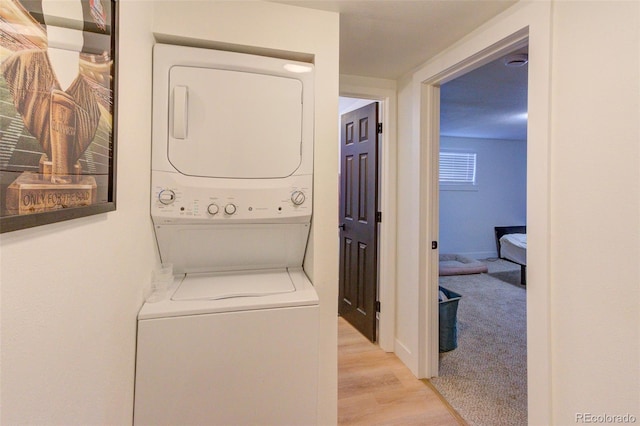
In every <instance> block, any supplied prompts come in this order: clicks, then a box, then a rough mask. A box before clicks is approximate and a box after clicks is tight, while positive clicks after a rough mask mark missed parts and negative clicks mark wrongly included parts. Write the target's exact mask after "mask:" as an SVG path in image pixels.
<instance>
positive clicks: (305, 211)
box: [134, 44, 319, 425]
mask: <svg viewBox="0 0 640 426" xmlns="http://www.w3.org/2000/svg"><path fill="white" fill-rule="evenodd" d="M313 71H314V68H313V65H312V64H310V63H303V62H295V61H289V60H284V59H276V58H272V57H265V56H258V55H250V54H243V53H237V52H226V51H219V50H213V49H200V48H193V47H183V46H172V45H164V44H156V45H155V47H154V62H153V93H154V105H153V139H152V140H153V144H152V170H151V200H150V209H151V217H152V220H153V226H154V230H155V236H156V239H157V244H158V248H159V252H160V257H161V260H162V262H163V263H164V264H171V265H172V268H173V279H172V280H171V283H170V285H169V288H168V289H166V290H165V291H164V292H163V294H161V295H159V297H157V298H156V299H154V300H153V301H151V300H148V301H147V303H145V304H144V305H143V306H142V309H141V310H140V313H139V315H138V343H137V358H136V380H135V403H134V408H135V410H134V424H136V425H163V424H165V425H176V424H218V425H222V424H234V425H254V424H281V425H284V424H311V423H314V422H315V418H316V416H317V387H318V386H317V381H318V304H319V302H318V295H317V293H316V291H315V289H314V287H313V284H312V283H311V281H310V280H309V278H308V277H307V275H306V274H305V272H304V270H303V260H304V256H305V252H306V249H307V241H308V237H309V227H310V223H311V217H312V205H313V187H312V184H313V123H314V112H313V111H314V110H313V96H314V95H313V81H314V79H313V78H314V72H313Z"/></svg>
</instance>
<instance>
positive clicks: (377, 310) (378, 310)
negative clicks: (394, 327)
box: [376, 300, 380, 312]
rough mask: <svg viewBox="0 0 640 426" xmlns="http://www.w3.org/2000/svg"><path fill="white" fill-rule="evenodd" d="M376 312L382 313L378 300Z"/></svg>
mask: <svg viewBox="0 0 640 426" xmlns="http://www.w3.org/2000/svg"><path fill="white" fill-rule="evenodd" d="M376 312H380V302H378V301H377V300H376Z"/></svg>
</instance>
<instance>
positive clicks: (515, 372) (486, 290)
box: [431, 260, 527, 426]
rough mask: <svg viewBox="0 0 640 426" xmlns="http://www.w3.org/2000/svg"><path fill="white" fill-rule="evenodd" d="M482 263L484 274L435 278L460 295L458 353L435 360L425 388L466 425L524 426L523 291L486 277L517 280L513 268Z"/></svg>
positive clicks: (525, 375)
mask: <svg viewBox="0 0 640 426" xmlns="http://www.w3.org/2000/svg"><path fill="white" fill-rule="evenodd" d="M486 263H487V265H488V267H489V273H488V274H475V275H466V276H462V275H458V276H448V277H440V285H441V286H443V287H445V288H447V289H449V290H453V291H455V292H456V293H459V294H461V295H462V299H461V300H460V302H459V305H458V348H457V349H455V350H453V351H450V352H446V353H442V354H440V376H439V377H437V378H434V379H431V383H432V384H433V385H434V386H435V387H436V389H438V391H439V392H440V393H441V394H442V395H443V396H444V397H445V398H446V400H447V401H448V402H449V403H450V404H451V405H452V406H453V408H454V409H455V410H456V411H457V412H458V413H459V414H460V415H461V416H462V417H463V418H464V419H465V420H466V421H467V422H468V423H469V424H470V425H479V426H483V425H487V426H489V425H491V426H498V425H509V426H515V425H526V424H527V370H526V368H527V358H526V354H527V343H526V289H525V288H524V287H522V286H519V285H517V284H515V283H513V282H512V283H508V282H505V281H501V280H500V279H498V278H496V277H495V276H492V274H497V276H498V277H500V276H504V277H507V278H508V277H513V276H514V274H517V276H518V277H519V274H520V272H519V271H520V267H519V266H518V265H515V264H512V263H510V262H506V261H503V260H496V261H493V262H491V261H487V262H486ZM514 284H515V285H514Z"/></svg>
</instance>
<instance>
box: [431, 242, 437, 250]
mask: <svg viewBox="0 0 640 426" xmlns="http://www.w3.org/2000/svg"><path fill="white" fill-rule="evenodd" d="M431 248H432V249H433V250H435V249H437V248H438V242H437V241H431Z"/></svg>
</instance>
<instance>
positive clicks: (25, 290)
mask: <svg viewBox="0 0 640 426" xmlns="http://www.w3.org/2000/svg"><path fill="white" fill-rule="evenodd" d="M118 3H119V4H120V43H119V46H120V57H119V61H120V65H119V69H120V85H119V108H120V110H119V115H118V117H119V122H118V174H117V178H118V182H117V189H118V194H117V211H115V212H112V213H108V214H102V215H98V216H93V217H89V218H83V219H77V220H74V221H71V222H66V223H59V224H55V225H48V226H45V227H40V228H33V229H29V230H22V231H17V232H12V233H8V234H3V235H2V241H1V243H0V244H1V245H0V247H1V255H2V259H1V262H2V271H1V278H2V281H1V285H2V288H1V290H2V313H1V315H2V316H1V319H2V348H1V355H2V357H1V361H2V379H1V380H2V395H1V398H2V400H1V404H0V407H2V414H1V416H2V417H1V423H2V424H11V425H18V424H42V425H48V424H64V425H76V424H77V425H80V424H82V425H106V424H111V425H126V424H130V423H131V421H132V413H133V385H134V366H135V365H134V364H135V343H136V342H135V339H136V315H137V312H138V310H139V308H140V306H141V304H142V302H143V300H144V297H145V296H146V294H147V292H148V291H149V281H150V273H151V270H152V268H153V267H154V265H155V264H156V263H157V262H158V255H157V249H156V246H155V239H154V236H153V229H152V226H151V220H150V217H149V196H150V195H149V194H150V189H149V184H150V157H151V145H150V140H151V134H150V132H151V102H152V100H151V49H152V45H153V43H154V39H153V33H154V32H155V33H157V36H158V37H160V38H163V40H164V41H166V40H167V39H172V38H173V39H174V40H181V41H185V39H190V40H189V41H190V42H193V43H196V44H199V45H225V46H226V47H229V46H232V45H237V46H239V47H240V48H244V49H248V50H252V49H254V50H255V49H257V50H260V49H264V50H269V51H273V52H277V53H279V54H284V55H289V54H290V53H291V52H294V53H293V54H294V55H295V56H296V57H310V58H315V64H316V104H315V106H316V122H315V181H314V218H313V229H312V236H311V244H310V247H309V250H308V252H307V263H306V267H305V269H306V270H307V272H308V273H309V275H310V276H311V278H312V280H313V282H314V284H315V286H316V289H317V290H318V294H319V296H320V309H321V334H320V348H321V352H320V363H321V366H320V371H319V377H320V401H319V422H320V424H323V425H329V424H335V423H336V414H337V374H336V368H337V367H336V365H337V350H336V348H337V324H336V312H337V299H338V286H337V275H338V273H337V268H338V254H337V250H338V232H337V230H338V228H337V226H338V224H337V170H338V167H337V158H338V153H337V148H338V144H337V143H336V141H337V140H338V133H337V128H336V125H335V124H336V116H337V115H338V50H339V49H338V29H339V28H338V15H337V14H334V13H328V12H318V11H312V10H309V9H302V8H295V7H290V6H284V5H279V4H272V3H264V2H251V1H243V2H234V1H228V2H227V1H222V2H200V1H194V2H190V1H175V2H173V1H172V2H166V1H165V2H145V1H135V0H120V1H119V2H118ZM264 50H262V51H264Z"/></svg>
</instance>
